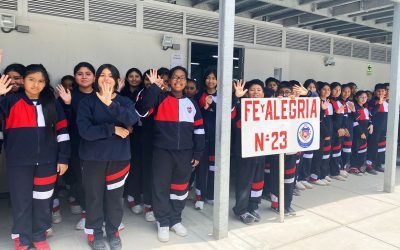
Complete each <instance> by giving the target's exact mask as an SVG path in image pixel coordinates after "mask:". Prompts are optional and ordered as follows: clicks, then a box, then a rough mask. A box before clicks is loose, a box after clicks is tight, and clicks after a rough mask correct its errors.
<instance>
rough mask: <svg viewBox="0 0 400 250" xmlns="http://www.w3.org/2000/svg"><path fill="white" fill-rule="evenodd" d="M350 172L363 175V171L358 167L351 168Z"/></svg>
mask: <svg viewBox="0 0 400 250" xmlns="http://www.w3.org/2000/svg"><path fill="white" fill-rule="evenodd" d="M349 173H350V174H354V175H357V176H362V173H361V172H360V170H358V168H349Z"/></svg>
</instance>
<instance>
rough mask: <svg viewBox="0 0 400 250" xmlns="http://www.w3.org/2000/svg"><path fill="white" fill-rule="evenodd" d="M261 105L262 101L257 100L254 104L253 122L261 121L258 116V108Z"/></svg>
mask: <svg viewBox="0 0 400 250" xmlns="http://www.w3.org/2000/svg"><path fill="white" fill-rule="evenodd" d="M259 104H260V101H258V100H255V101H254V102H253V121H259V120H260V117H258V116H257V112H258V108H257V106H258V105H259Z"/></svg>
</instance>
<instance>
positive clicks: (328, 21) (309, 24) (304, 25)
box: [299, 18, 337, 27]
mask: <svg viewBox="0 0 400 250" xmlns="http://www.w3.org/2000/svg"><path fill="white" fill-rule="evenodd" d="M332 22H337V20H336V19H329V18H328V19H325V20H321V21H315V22H311V23H305V24H300V25H299V27H306V26H312V25H317V24H323V23H332Z"/></svg>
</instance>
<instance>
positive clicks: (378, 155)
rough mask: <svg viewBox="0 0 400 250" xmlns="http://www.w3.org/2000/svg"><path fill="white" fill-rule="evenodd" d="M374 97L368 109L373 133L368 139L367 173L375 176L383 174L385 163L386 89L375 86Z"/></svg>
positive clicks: (381, 86)
mask: <svg viewBox="0 0 400 250" xmlns="http://www.w3.org/2000/svg"><path fill="white" fill-rule="evenodd" d="M374 92H375V97H374V99H373V100H372V101H371V102H370V104H369V105H368V106H369V109H370V112H371V116H372V125H373V126H374V129H373V133H372V134H371V136H369V137H368V152H367V161H366V163H367V172H368V173H370V174H374V175H376V174H377V172H376V171H378V172H383V171H384V169H383V168H382V164H384V163H385V151H386V130H387V119H388V110H389V104H388V103H387V101H386V96H387V93H386V92H387V89H386V86H385V85H384V84H382V83H378V84H376V85H375V91H374Z"/></svg>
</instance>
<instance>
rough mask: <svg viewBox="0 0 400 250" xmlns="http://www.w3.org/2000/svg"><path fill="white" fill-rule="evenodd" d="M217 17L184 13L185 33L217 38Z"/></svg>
mask: <svg viewBox="0 0 400 250" xmlns="http://www.w3.org/2000/svg"><path fill="white" fill-rule="evenodd" d="M218 26H219V21H218V18H214V17H210V16H197V15H192V14H187V15H186V34H188V35H192V36H204V37H209V38H218Z"/></svg>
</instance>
